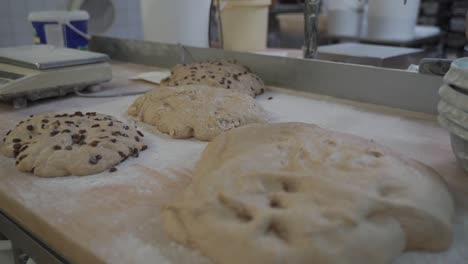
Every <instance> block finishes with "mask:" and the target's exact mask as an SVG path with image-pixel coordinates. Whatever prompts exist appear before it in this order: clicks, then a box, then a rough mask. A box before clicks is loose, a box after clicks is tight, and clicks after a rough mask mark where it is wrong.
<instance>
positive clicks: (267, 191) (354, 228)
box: [163, 123, 454, 264]
mask: <svg viewBox="0 0 468 264" xmlns="http://www.w3.org/2000/svg"><path fill="white" fill-rule="evenodd" d="M453 216H454V205H453V201H452V198H451V195H450V193H449V192H448V190H447V187H446V185H445V184H444V182H443V181H442V179H441V177H439V175H438V174H437V173H436V172H434V171H433V170H431V169H429V168H428V167H426V166H424V165H422V164H420V163H418V162H416V161H413V160H410V159H407V158H403V157H402V156H400V155H399V154H396V153H394V152H392V151H391V150H389V149H387V148H385V147H382V146H380V145H378V144H375V143H373V142H370V141H367V140H364V139H361V138H358V137H355V136H351V135H347V134H343V133H337V132H332V131H329V130H325V129H322V128H319V127H317V126H315V125H309V124H302V123H278V124H253V125H248V126H244V127H241V128H236V129H233V130H231V131H229V132H226V133H223V134H222V135H220V136H219V137H217V138H216V139H215V140H213V141H212V142H210V143H209V144H208V145H207V147H206V149H205V150H204V152H203V155H202V158H201V159H200V161H199V162H198V164H197V166H196V169H195V172H194V178H193V182H192V183H191V185H190V186H189V187H187V189H185V190H184V191H183V192H182V193H180V194H178V196H177V197H176V199H175V200H174V201H173V202H172V203H171V204H170V205H168V206H167V207H166V208H165V209H164V212H163V217H164V228H165V230H166V231H167V232H168V234H169V235H170V236H171V237H172V238H174V239H175V240H176V241H178V242H180V243H182V244H185V245H188V246H191V247H193V248H195V249H198V250H199V251H201V252H202V253H203V254H205V255H206V256H208V257H209V258H211V259H212V260H213V261H214V262H215V263H218V264H221V263H223V264H234V263H257V264H262V263H263V264H272V263H278V264H279V263H289V264H305V263H321V264H341V263H343V264H344V263H375V264H383V263H390V262H391V261H392V260H393V259H394V258H395V257H397V256H398V255H399V254H401V253H402V252H403V251H405V250H428V251H437V250H443V249H446V248H447V247H449V245H450V243H451V239H452V236H451V226H452V218H453Z"/></svg>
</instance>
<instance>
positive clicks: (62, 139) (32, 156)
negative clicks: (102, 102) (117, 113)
mask: <svg viewBox="0 0 468 264" xmlns="http://www.w3.org/2000/svg"><path fill="white" fill-rule="evenodd" d="M143 136H144V135H143V133H142V132H141V131H139V130H137V128H136V127H135V126H130V125H128V124H125V123H122V122H121V121H119V120H117V119H115V118H114V117H112V116H108V115H103V114H98V113H94V112H89V113H85V114H83V113H81V112H76V113H74V114H58V113H49V114H41V115H36V116H31V117H30V118H29V119H28V120H26V121H22V122H20V123H19V124H18V125H17V126H16V127H15V128H14V129H12V130H11V131H9V132H8V133H7V136H6V137H5V138H4V139H3V144H2V145H1V148H0V149H1V152H2V153H3V154H4V155H6V156H8V157H14V158H15V159H16V168H17V169H18V170H20V171H24V172H32V173H34V174H35V175H37V176H40V177H58V176H67V175H90V174H95V173H99V172H102V171H104V170H106V169H109V168H112V169H111V171H115V168H113V167H114V166H115V165H117V164H119V163H120V162H122V161H124V160H125V159H127V158H128V157H129V156H133V157H137V156H138V153H139V151H141V150H145V149H146V148H147V146H146V145H144V143H143Z"/></svg>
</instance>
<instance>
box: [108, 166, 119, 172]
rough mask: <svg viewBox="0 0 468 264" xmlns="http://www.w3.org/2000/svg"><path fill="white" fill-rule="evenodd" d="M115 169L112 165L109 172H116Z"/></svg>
mask: <svg viewBox="0 0 468 264" xmlns="http://www.w3.org/2000/svg"><path fill="white" fill-rule="evenodd" d="M116 171H117V168H116V167H112V168H110V169H109V172H116Z"/></svg>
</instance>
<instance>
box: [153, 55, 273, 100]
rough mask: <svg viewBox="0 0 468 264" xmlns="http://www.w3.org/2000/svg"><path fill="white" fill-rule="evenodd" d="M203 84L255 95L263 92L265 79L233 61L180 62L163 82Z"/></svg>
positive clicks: (174, 84) (179, 84) (167, 84)
mask: <svg viewBox="0 0 468 264" xmlns="http://www.w3.org/2000/svg"><path fill="white" fill-rule="evenodd" d="M190 84H203V85H209V86H214V87H220V88H225V89H231V90H234V91H238V92H242V93H245V94H248V95H250V96H252V97H255V96H257V95H259V94H261V93H263V91H264V88H265V85H264V84H263V81H262V80H261V79H260V78H259V77H258V76H256V75H255V74H253V73H252V72H251V71H250V70H249V69H248V68H247V67H245V66H242V65H240V64H237V63H236V62H233V61H215V62H204V63H193V64H178V65H176V66H174V67H173V68H172V69H171V76H170V77H169V78H167V79H165V80H163V81H162V82H161V85H165V86H181V85H190Z"/></svg>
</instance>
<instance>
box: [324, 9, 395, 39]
mask: <svg viewBox="0 0 468 264" xmlns="http://www.w3.org/2000/svg"><path fill="white" fill-rule="evenodd" d="M371 1H372V0H371ZM392 1H393V0H392ZM326 4H327V18H328V21H327V23H328V24H327V31H328V34H329V35H333V36H346V37H358V36H359V35H360V31H361V25H362V13H363V12H362V11H363V8H364V6H363V4H364V2H363V1H359V0H329V1H327V2H326Z"/></svg>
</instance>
